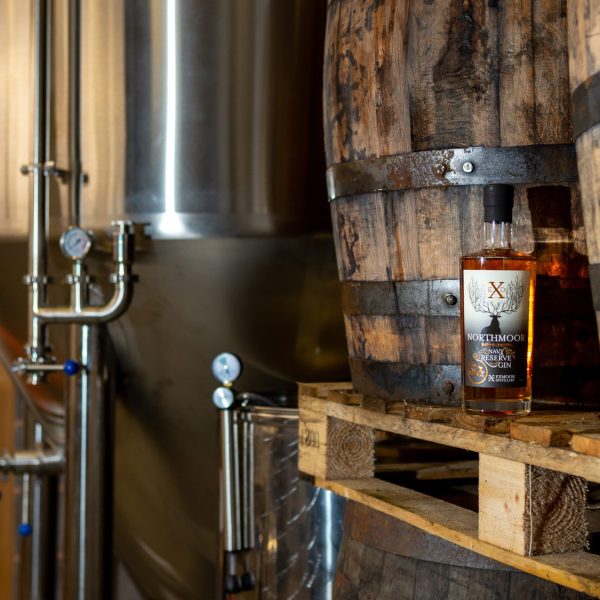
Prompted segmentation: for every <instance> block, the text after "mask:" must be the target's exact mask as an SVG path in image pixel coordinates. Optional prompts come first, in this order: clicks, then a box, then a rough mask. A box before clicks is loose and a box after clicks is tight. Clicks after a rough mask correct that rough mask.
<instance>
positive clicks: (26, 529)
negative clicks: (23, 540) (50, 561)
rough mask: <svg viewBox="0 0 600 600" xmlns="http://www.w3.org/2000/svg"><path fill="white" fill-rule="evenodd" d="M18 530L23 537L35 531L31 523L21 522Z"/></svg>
mask: <svg viewBox="0 0 600 600" xmlns="http://www.w3.org/2000/svg"><path fill="white" fill-rule="evenodd" d="M17 531H18V533H19V535H20V536H21V537H29V536H30V535H31V534H32V533H33V527H32V526H31V525H30V524H29V523H21V524H20V525H19V527H18V529H17Z"/></svg>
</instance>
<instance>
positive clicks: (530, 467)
mask: <svg viewBox="0 0 600 600" xmlns="http://www.w3.org/2000/svg"><path fill="white" fill-rule="evenodd" d="M315 390H317V391H318V392H319V395H320V397H315V395H314V392H315ZM330 395H331V396H332V397H334V398H335V401H330V400H328V399H327V398H328V397H329V396H330ZM299 407H300V437H301V439H300V464H301V467H300V468H301V470H302V471H303V472H304V473H305V474H308V475H311V476H313V477H314V478H315V480H316V485H318V486H319V487H323V488H325V489H329V490H332V491H334V492H336V493H338V494H340V495H342V496H344V497H346V498H349V499H351V500H354V501H357V502H359V503H361V504H364V505H365V506H369V507H371V508H373V509H375V510H378V511H380V512H383V513H385V514H388V515H391V516H393V517H395V518H397V519H400V520H402V521H404V522H406V523H409V524H411V525H414V526H415V527H418V528H420V529H422V530H423V531H425V532H427V533H430V534H433V535H436V536H438V537H441V538H443V539H445V540H447V541H449V542H452V543H454V544H458V545H459V546H462V547H464V548H468V549H470V550H473V551H475V552H478V553H479V554H481V555H482V556H486V557H488V558H492V559H494V560H496V561H498V562H501V563H503V564H505V565H508V566H511V567H515V568H517V569H520V570H521V571H524V572H526V573H530V574H532V575H535V576H537V577H541V578H543V579H546V580H548V581H551V582H553V583H557V584H560V585H563V586H567V587H569V588H572V589H575V590H578V591H581V592H584V593H586V594H590V595H592V596H594V597H597V598H600V556H598V555H594V554H590V553H587V552H582V551H580V549H584V548H585V547H586V544H587V541H586V537H587V522H586V506H585V501H586V487H587V483H586V481H585V480H586V479H587V480H589V481H595V482H598V483H600V452H598V450H599V449H600V433H590V431H596V427H597V423H598V421H599V420H600V418H599V414H600V413H590V414H585V413H577V414H576V413H564V414H535V415H531V416H528V417H520V418H513V419H506V420H505V421H503V420H502V419H497V418H492V419H490V418H489V417H479V416H478V415H474V417H475V418H466V419H465V418H461V416H466V417H469V416H470V415H462V413H461V412H460V410H456V409H449V408H447V407H445V408H442V409H440V408H439V407H409V406H407V405H404V406H401V405H399V404H390V403H389V402H384V403H381V402H378V401H377V399H373V398H369V402H366V398H365V397H361V395H360V394H356V393H354V392H353V391H352V390H351V389H349V388H348V387H344V389H337V390H336V389H335V387H333V386H331V387H329V391H327V388H324V387H321V388H318V387H315V386H308V387H307V386H303V385H301V386H300V389H299ZM370 408H371V410H370ZM317 422H320V423H325V429H324V432H323V433H319V434H317V435H316V436H315V433H314V431H313V432H312V433H311V432H310V429H311V427H312V428H313V429H314V424H315V423H317ZM338 427H341V428H344V427H345V428H347V429H348V431H352V430H353V428H356V430H357V431H360V432H362V433H361V435H363V434H365V435H367V437H365V438H364V439H365V440H366V442H365V443H364V444H363V449H362V452H361V453H359V455H361V456H363V457H367V458H368V460H365V461H363V464H364V465H366V466H368V469H366V471H365V475H368V477H367V478H365V477H364V476H363V475H357V474H356V473H357V467H358V465H359V464H360V463H361V461H359V460H355V459H350V458H348V457H349V456H351V455H352V452H354V450H355V445H354V443H351V444H350V450H351V452H349V453H347V454H348V456H347V457H346V458H344V457H343V454H344V453H343V452H342V453H341V454H342V458H341V462H342V463H345V464H346V465H347V466H348V468H347V469H346V471H343V470H342V471H339V472H347V473H349V475H348V477H352V479H348V478H347V477H332V476H331V473H333V472H335V470H332V469H330V468H329V466H328V465H330V464H331V462H332V461H331V457H332V456H333V455H335V454H336V452H337V451H338V450H339V445H337V444H335V443H334V442H333V440H331V439H329V437H328V436H329V434H328V433H327V431H328V430H329V429H331V430H332V431H333V430H335V428H338ZM307 430H308V433H307ZM376 430H378V431H379V432H380V433H379V434H378V436H377V437H378V438H380V439H382V436H384V437H385V436H386V435H389V433H392V434H399V435H402V436H406V437H408V438H414V439H416V440H422V441H426V442H434V443H436V444H441V445H443V446H452V447H453V448H457V449H463V450H469V451H472V452H477V453H479V505H480V509H479V514H478V513H476V512H472V511H470V510H467V509H465V508H461V507H458V506H456V505H454V504H450V503H447V502H444V501H443V500H439V499H436V498H433V497H431V496H428V495H426V494H423V493H419V492H416V491H414V490H410V489H406V488H402V487H399V486H396V485H393V484H391V483H387V482H384V481H380V480H378V479H375V478H373V477H372V476H371V475H370V473H369V472H368V471H370V469H371V465H372V459H373V452H372V448H369V445H370V444H372V445H373V446H374V443H375V437H376V436H375V434H374V432H375V431H376ZM368 432H370V433H371V438H368ZM384 432H388V433H387V434H386V433H384ZM565 432H566V433H565ZM511 433H512V434H513V435H515V436H517V437H518V436H521V437H523V438H524V439H513V437H511ZM303 437H306V439H307V440H312V441H314V439H315V437H317V438H319V439H321V440H327V442H326V443H325V444H324V445H322V446H321V447H320V448H319V449H318V451H317V455H318V459H314V456H315V448H314V447H311V444H306V443H304V442H303ZM525 440H530V441H525ZM569 442H570V444H571V446H572V448H573V449H576V448H582V449H583V450H584V451H585V452H587V454H586V453H584V451H582V452H580V453H578V452H575V451H574V450H573V449H569V448H568V447H566V444H568V443H569ZM419 443H422V442H419ZM554 444H560V446H556V445H554ZM312 445H313V446H314V444H312ZM304 454H305V455H306V456H308V457H309V458H310V457H312V458H310V460H308V461H306V458H305V457H303V455H304ZM357 456H358V455H357ZM413 460H414V459H413ZM417 460H418V459H417ZM303 461H304V462H303ZM408 462H410V460H409V461H408ZM367 463H368V465H367ZM446 463H447V464H442V465H434V464H431V465H426V464H423V463H421V464H417V463H414V462H412V463H411V464H410V465H408V464H404V465H402V464H400V465H394V470H398V469H399V470H407V468H408V467H409V466H410V469H409V470H411V471H413V472H414V473H415V474H416V475H415V477H416V478H417V479H432V478H433V479H435V478H437V477H438V476H440V477H443V478H452V476H453V474H456V473H458V475H463V474H466V475H467V476H474V475H475V474H476V464H473V462H467V463H465V464H457V465H454V467H457V468H458V470H456V469H454V471H453V465H452V464H451V463H448V461H446ZM323 465H325V467H324V466H323ZM502 465H510V469H509V471H510V473H509V475H510V476H509V477H508V479H507V478H506V477H504V475H503V474H502V473H503V472H504V471H505V470H504V471H503V469H502V468H501V467H502ZM386 468H387V467H386V465H385V464H378V465H377V471H378V472H383V471H384V470H386ZM438 471H439V473H438ZM455 472H456V473H455ZM419 474H421V476H420V477H419ZM486 486H487V487H486ZM511 515H512V517H511ZM556 552H560V553H556ZM532 554H543V556H537V557H535V558H533V557H532V556H530V555H532Z"/></svg>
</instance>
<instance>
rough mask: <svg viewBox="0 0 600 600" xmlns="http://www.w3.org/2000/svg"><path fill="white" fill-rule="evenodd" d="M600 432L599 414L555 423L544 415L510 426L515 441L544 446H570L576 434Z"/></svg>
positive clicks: (518, 421)
mask: <svg viewBox="0 0 600 600" xmlns="http://www.w3.org/2000/svg"><path fill="white" fill-rule="evenodd" d="M584 432H589V433H595V432H600V418H599V415H598V413H595V414H593V413H592V414H589V413H585V414H582V415H570V416H566V415H565V416H563V417H562V419H560V420H558V419H556V420H555V421H554V420H553V419H551V418H548V417H546V418H544V416H543V415H540V416H539V417H538V416H537V415H535V416H531V417H530V418H529V419H527V420H520V419H517V420H515V421H513V422H512V423H511V424H510V436H511V437H512V438H513V439H515V440H523V441H524V442H535V443H536V444H540V445H542V446H568V445H569V442H570V441H571V438H572V437H573V435H574V434H576V433H584Z"/></svg>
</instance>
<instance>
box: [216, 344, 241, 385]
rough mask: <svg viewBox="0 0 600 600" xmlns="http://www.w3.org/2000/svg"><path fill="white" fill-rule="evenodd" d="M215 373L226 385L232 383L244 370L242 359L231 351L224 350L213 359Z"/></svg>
mask: <svg viewBox="0 0 600 600" xmlns="http://www.w3.org/2000/svg"><path fill="white" fill-rule="evenodd" d="M212 372H213V375H214V376H215V377H216V378H217V379H218V380H219V381H220V382H221V383H223V384H224V385H231V384H232V383H233V382H234V381H235V380H236V379H237V378H238V377H239V376H240V373H241V372H242V363H241V362H240V359H239V358H238V357H237V356H235V354H231V353H229V352H222V353H221V354H219V355H218V356H217V357H215V359H214V360H213V361H212Z"/></svg>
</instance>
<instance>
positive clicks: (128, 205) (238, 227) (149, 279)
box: [0, 0, 347, 600]
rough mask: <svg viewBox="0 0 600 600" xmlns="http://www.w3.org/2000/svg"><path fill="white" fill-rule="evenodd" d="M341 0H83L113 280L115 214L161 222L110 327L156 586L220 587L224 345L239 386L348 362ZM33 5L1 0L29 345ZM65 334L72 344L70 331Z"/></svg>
mask: <svg viewBox="0 0 600 600" xmlns="http://www.w3.org/2000/svg"><path fill="white" fill-rule="evenodd" d="M67 5H68V2H67V0H54V20H55V25H56V28H57V31H58V32H60V31H61V30H62V31H63V32H64V31H66V29H65V28H66V24H67V21H68V11H67ZM325 5H326V2H325V0H248V1H240V0H194V1H193V0H186V1H183V0H128V1H127V2H122V0H104V1H103V2H97V1H96V0H81V8H82V43H83V52H82V55H81V83H82V96H81V98H82V118H81V123H80V126H81V131H80V133H81V147H82V156H83V162H82V169H83V173H84V178H85V181H86V184H85V186H84V188H83V193H82V198H81V216H82V224H83V226H84V227H88V228H91V229H93V230H94V231H95V232H96V239H97V244H96V250H95V252H94V264H93V270H94V271H95V274H96V275H97V277H98V282H99V283H98V285H97V287H96V291H95V294H96V296H97V297H98V298H100V297H101V296H102V295H103V294H107V293H108V288H105V287H104V283H103V282H104V281H106V276H107V274H108V272H109V271H110V266H109V260H108V255H107V254H105V253H104V251H103V248H104V243H103V236H102V230H104V229H105V228H106V227H107V226H108V225H109V224H110V221H111V220H113V219H115V218H130V219H133V220H135V221H136V222H141V223H146V224H147V227H146V231H147V233H148V237H147V238H146V240H145V241H144V243H143V244H142V245H141V247H140V248H139V250H138V254H137V263H136V266H135V271H136V272H137V273H138V274H139V276H140V282H139V284H138V285H137V287H136V295H135V299H134V301H133V304H132V306H131V308H130V310H129V312H128V313H127V315H126V316H125V317H124V318H122V319H121V320H120V321H118V322H117V323H114V324H112V325H111V326H110V333H111V337H112V341H113V344H114V346H115V351H116V356H117V367H118V373H119V375H118V380H117V394H118V402H117V409H116V413H117V426H116V465H115V476H116V482H115V536H116V549H117V553H118V555H119V557H120V558H121V559H122V561H123V562H124V564H125V565H126V567H127V569H128V570H129V571H130V573H131V575H132V577H133V579H134V580H135V581H136V583H137V585H138V586H139V587H140V589H141V590H143V592H144V594H146V595H147V596H148V598H152V599H157V600H162V599H167V598H168V599H171V598H177V599H192V598H213V597H215V590H216V589H217V579H218V568H217V567H218V565H217V562H218V552H217V549H218V543H217V530H218V509H217V504H218V476H217V469H218V446H217V431H218V427H217V416H216V414H215V410H214V407H213V406H212V403H211V402H210V395H211V392H212V389H213V387H214V382H213V380H212V377H211V375H210V361H211V359H212V358H213V356H214V355H215V354H217V353H218V352H220V351H223V350H228V351H231V352H235V353H236V354H239V355H240V356H242V357H243V358H244V362H245V365H246V370H245V372H244V375H243V378H242V379H241V380H240V387H241V388H243V389H252V390H269V389H284V390H285V389H292V388H293V387H294V385H295V381H298V380H311V379H312V380H327V379H328V380H334V379H341V378H344V377H346V368H347V366H346V353H345V341H344V333H343V327H342V322H341V310H340V308H339V298H338V286H337V271H336V267H335V258H334V251H333V243H332V239H331V236H330V234H329V232H328V229H329V226H328V208H327V201H326V194H325V189H324V178H323V175H322V174H323V172H324V161H323V151H322V139H321V138H322V133H321V130H320V123H321V117H320V101H321V100H320V98H321V61H322V44H323V37H324V24H325V8H326V6H325ZM29 8H30V5H29V3H27V5H26V6H24V5H23V3H22V2H21V1H20V0H0V14H3V15H4V18H3V19H0V27H1V28H3V30H6V31H5V32H4V33H5V34H6V36H5V37H3V39H5V40H9V41H8V42H7V44H5V45H3V48H2V49H0V73H1V74H2V75H3V80H2V81H3V82H4V84H5V86H11V90H12V91H13V92H14V94H7V95H4V94H3V95H2V98H3V100H2V101H0V114H1V115H2V117H3V118H2V119H0V139H1V140H4V141H2V142H1V143H0V155H2V156H3V160H0V168H5V171H1V172H0V173H1V174H2V177H0V182H1V183H0V207H2V210H3V211H4V215H5V219H4V220H3V221H2V222H1V226H0V235H2V239H1V240H0V268H2V269H3V274H4V277H3V280H2V282H0V286H1V289H0V325H1V326H2V327H3V330H4V331H5V332H7V334H10V335H12V336H13V337H14V338H15V339H16V340H18V342H19V343H21V344H22V343H24V342H25V339H26V323H25V313H26V297H25V290H24V289H23V288H22V287H21V285H20V278H21V276H22V275H23V274H24V273H25V272H26V254H27V246H26V242H25V241H24V238H23V236H24V234H25V228H26V214H25V215H24V213H23V206H26V205H27V195H28V193H29V192H28V184H27V181H26V179H25V178H21V176H20V175H19V173H18V168H19V166H20V164H24V163H27V162H28V161H30V160H31V156H30V150H31V143H30V142H29V141H28V140H30V133H31V126H30V125H27V123H29V121H28V119H30V117H31V110H30V105H31V103H32V97H31V95H32V90H31V86H30V84H29V83H28V78H27V73H30V72H31V53H30V52H28V48H29V47H30V46H29V45H30V42H31V39H30V29H31V15H30V13H29ZM56 39H57V42H56V44H55V45H56V56H55V59H56V65H55V69H54V78H55V81H56V84H55V94H54V97H53V102H54V104H53V106H54V109H53V114H54V123H53V127H54V131H55V135H54V143H53V147H54V152H55V160H56V163H57V165H58V166H59V167H64V168H67V169H68V168H69V167H70V164H69V161H70V158H69V157H70V153H71V149H72V144H73V139H76V138H77V137H78V136H77V135H75V136H73V135H71V134H77V133H78V132H77V131H75V132H73V131H70V130H69V125H68V119H67V117H66V115H67V112H68V106H69V102H68V89H67V86H66V83H65V78H66V74H67V73H68V69H69V60H68V56H67V53H66V50H65V47H64V46H65V44H64V42H63V41H61V40H64V39H65V35H64V33H63V35H62V36H61V35H60V34H59V35H57V38H56ZM17 127H18V135H15V134H14V131H15V129H16V128H17ZM69 140H71V141H69ZM67 192H68V184H67V183H62V182H60V181H58V180H57V181H56V182H55V183H54V184H53V197H52V204H51V208H50V216H51V227H50V233H51V236H54V235H55V234H56V233H57V232H58V231H59V230H60V229H61V228H62V227H64V225H65V224H66V223H67V221H68V219H67V216H68V213H69V200H68V193H67ZM51 270H53V274H55V275H56V276H57V279H59V280H60V276H61V273H63V272H64V271H66V265H64V263H63V262H62V258H61V257H60V255H59V254H58V253H57V252H56V251H54V253H53V255H52V256H51ZM61 293H62V292H61V290H60V288H59V286H56V287H55V289H54V290H53V291H52V294H54V295H56V296H60V294H61ZM52 341H53V343H54V347H55V353H56V354H57V355H59V356H60V355H61V354H64V352H65V350H64V341H63V340H62V334H61V333H60V332H57V333H55V334H53V340H52ZM14 348H18V343H16V344H15V346H14V347H13V351H14V352H15V353H16V352H17V350H14ZM61 394H62V391H61V385H60V383H55V384H53V385H51V386H49V387H46V388H44V391H43V392H42V393H37V398H36V402H37V403H38V404H40V403H41V404H43V407H44V411H45V413H46V414H47V415H48V419H47V420H46V425H47V426H48V427H50V426H51V425H54V427H55V428H56V427H57V425H56V423H57V422H58V423H59V422H60V415H61V411H62V401H61ZM58 428H59V429H60V427H59V426H58ZM57 436H60V431H58V433H57Z"/></svg>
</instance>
